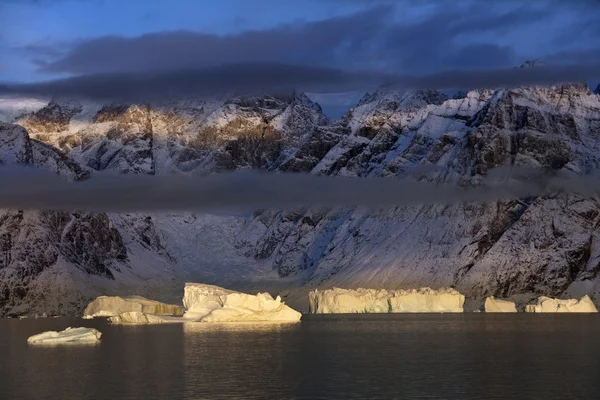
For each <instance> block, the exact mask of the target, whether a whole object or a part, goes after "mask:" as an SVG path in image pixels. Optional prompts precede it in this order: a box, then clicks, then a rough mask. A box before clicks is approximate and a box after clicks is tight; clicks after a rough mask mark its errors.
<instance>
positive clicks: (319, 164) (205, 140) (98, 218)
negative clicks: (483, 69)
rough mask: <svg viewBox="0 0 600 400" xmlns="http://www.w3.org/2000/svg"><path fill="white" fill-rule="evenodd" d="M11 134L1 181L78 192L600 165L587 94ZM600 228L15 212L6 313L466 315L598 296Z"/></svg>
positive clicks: (192, 113)
mask: <svg viewBox="0 0 600 400" xmlns="http://www.w3.org/2000/svg"><path fill="white" fill-rule="evenodd" d="M12 122H15V123H16V124H18V125H10V124H3V125H1V126H0V159H2V162H3V164H5V165H8V164H13V163H17V164H25V165H32V166H35V167H39V168H43V169H49V170H52V171H55V172H57V173H59V174H61V175H63V176H64V177H65V179H70V180H75V181H76V180H81V179H94V174H96V173H99V172H100V171H107V170H112V171H118V172H121V173H128V174H171V173H176V174H189V173H194V174H209V173H218V172H221V171H226V170H232V169H243V168H261V169H268V170H274V171H282V172H306V173H313V174H324V175H342V176H352V177H359V178H360V177H370V176H382V177H389V178H390V179H393V178H395V177H398V176H402V175H406V174H411V175H412V176H414V178H415V179H423V180H428V181H432V182H440V183H448V184H454V185H460V186H469V185H478V184H479V182H480V181H481V180H482V179H483V178H484V177H485V176H486V175H487V174H488V172H489V171H490V170H491V169H493V168H496V167H501V166H509V167H510V166H516V167H530V168H533V169H537V170H545V171H559V170H562V171H570V172H572V173H575V174H586V173H589V172H591V171H594V170H595V169H597V168H598V166H599V163H600V156H599V154H600V151H599V150H600V96H599V95H598V94H594V93H592V92H591V91H590V90H589V88H588V87H587V86H585V85H578V84H572V85H563V86H555V87H547V88H538V87H521V88H517V89H510V90H507V89H500V90H476V91H471V92H468V93H460V94H457V95H455V96H452V97H449V96H447V95H444V94H442V93H439V92H436V91H404V92H390V91H385V90H382V91H379V92H376V93H372V94H367V95H365V96H364V98H363V99H362V100H361V101H360V102H359V104H358V105H357V106H356V107H355V108H353V109H352V110H350V111H349V112H348V113H347V114H346V115H345V116H344V117H343V118H342V119H341V120H340V121H336V122H333V123H332V122H329V121H328V120H327V118H326V117H325V116H324V115H323V113H322V112H321V109H320V107H319V106H318V105H317V104H315V103H313V102H311V101H310V100H309V99H308V98H307V97H306V96H304V95H302V94H297V93H294V94H291V95H279V96H261V97H254V98H233V99H220V100H211V101H206V100H187V101H181V102H176V103H161V104H153V103H148V104H91V103H81V102H73V101H65V100H60V99H57V100H54V101H51V102H50V103H48V104H47V105H45V106H44V107H42V108H40V109H38V110H37V111H34V112H27V113H25V114H23V115H21V116H19V117H16V118H14V119H13V121H12ZM19 125H20V126H19ZM22 127H24V128H26V130H25V129H24V128H22ZM599 223H600V205H599V204H598V201H597V200H596V199H594V198H585V197H582V196H578V195H575V194H568V195H567V194H561V193H550V192H549V193H546V194H545V195H543V196H540V197H536V198H526V199H519V200H514V201H510V202H494V203H485V204H484V203H469V204H457V205H451V206H441V205H438V206H431V205H428V206H416V207H397V208H395V209H392V210H376V209H368V208H365V207H358V208H346V207H344V208H342V207H338V208H322V207H319V206H318V205H307V206H306V207H304V208H302V209H295V210H260V211H256V212H255V213H254V214H253V215H251V216H226V215H206V214H205V215H199V214H198V215H197V214H192V213H189V214H177V215H175V214H169V213H160V214H143V213H140V214H93V213H78V212H75V211H74V212H72V213H64V212H63V213H58V212H53V211H39V212H21V211H16V210H7V211H3V212H2V213H1V216H0V234H1V235H2V236H1V238H2V240H1V243H0V244H1V246H2V248H1V249H0V250H1V252H2V260H0V314H21V313H33V312H38V311H40V312H41V311H48V312H54V313H63V314H65V313H75V312H80V311H81V307H82V306H83V305H84V304H85V303H86V302H87V301H88V300H89V299H90V298H91V297H95V296H96V295H99V294H140V295H147V292H152V297H153V298H159V299H161V300H164V301H173V300H174V299H175V298H176V293H177V292H178V291H180V286H179V285H182V283H183V281H184V280H186V279H188V280H196V281H203V282H205V283H210V284H219V285H222V286H228V287H233V288H236V289H244V290H252V289H255V288H256V289H262V290H272V291H280V290H284V289H286V290H285V291H284V294H289V293H291V294H290V297H292V298H293V297H294V296H298V298H300V297H304V294H305V293H307V291H308V290H310V289H312V288H315V287H319V288H327V287H331V286H342V287H349V288H352V287H367V288H369V287H370V288H387V289H409V288H416V287H423V286H429V287H433V288H439V287H455V288H457V289H459V290H460V292H461V293H464V294H465V295H466V296H467V297H468V298H484V297H486V296H490V295H493V296H498V297H503V298H507V297H508V298H510V297H519V296H525V297H527V296H529V297H534V296H535V297H537V296H538V295H542V294H543V295H549V296H553V297H558V296H561V295H563V294H575V295H582V294H590V295H592V296H595V295H596V293H597V290H598V289H597V283H598V277H597V275H598V272H599V271H600V246H599V240H600V236H599V231H598V228H597V227H598V224H599ZM175 288H176V289H175ZM287 289H291V292H288V291H287ZM157 293H158V294H159V295H158V296H157ZM171 294H172V295H173V296H172V297H171Z"/></svg>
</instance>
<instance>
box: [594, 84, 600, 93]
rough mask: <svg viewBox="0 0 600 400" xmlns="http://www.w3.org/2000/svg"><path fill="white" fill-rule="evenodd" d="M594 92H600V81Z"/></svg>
mask: <svg viewBox="0 0 600 400" xmlns="http://www.w3.org/2000/svg"><path fill="white" fill-rule="evenodd" d="M594 93H596V94H600V83H599V84H598V86H596V90H594Z"/></svg>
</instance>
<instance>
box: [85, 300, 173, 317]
mask: <svg viewBox="0 0 600 400" xmlns="http://www.w3.org/2000/svg"><path fill="white" fill-rule="evenodd" d="M131 311H134V312H140V313H144V314H154V315H169V316H182V315H183V313H184V309H183V307H181V306H178V305H175V304H165V303H161V302H159V301H155V300H149V299H146V298H145V297H141V296H126V297H119V296H100V297H98V298H97V299H96V300H94V301H92V302H91V303H90V304H89V305H88V306H87V308H86V309H85V311H84V312H83V318H94V317H116V316H119V315H120V314H123V313H126V312H131Z"/></svg>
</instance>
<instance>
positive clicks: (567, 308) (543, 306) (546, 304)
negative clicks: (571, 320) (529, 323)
mask: <svg viewBox="0 0 600 400" xmlns="http://www.w3.org/2000/svg"><path fill="white" fill-rule="evenodd" d="M525 312H531V313H562V312H571V313H597V312H598V309H597V308H596V306H595V305H594V302H593V301H592V299H590V297H589V296H587V295H586V296H583V297H582V298H581V300H577V299H568V300H560V299H552V298H550V297H546V296H541V297H539V298H538V300H537V304H529V305H527V306H526V307H525Z"/></svg>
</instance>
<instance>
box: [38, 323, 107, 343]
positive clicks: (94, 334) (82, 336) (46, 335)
mask: <svg viewBox="0 0 600 400" xmlns="http://www.w3.org/2000/svg"><path fill="white" fill-rule="evenodd" d="M100 336H102V333H100V332H99V331H97V330H96V329H94V328H70V327H69V328H67V329H65V330H64V331H60V332H56V331H48V332H43V333H40V334H38V335H33V336H31V337H29V339H27V343H29V344H61V343H81V344H86V343H88V344H89V343H96V342H98V341H99V340H100Z"/></svg>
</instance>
